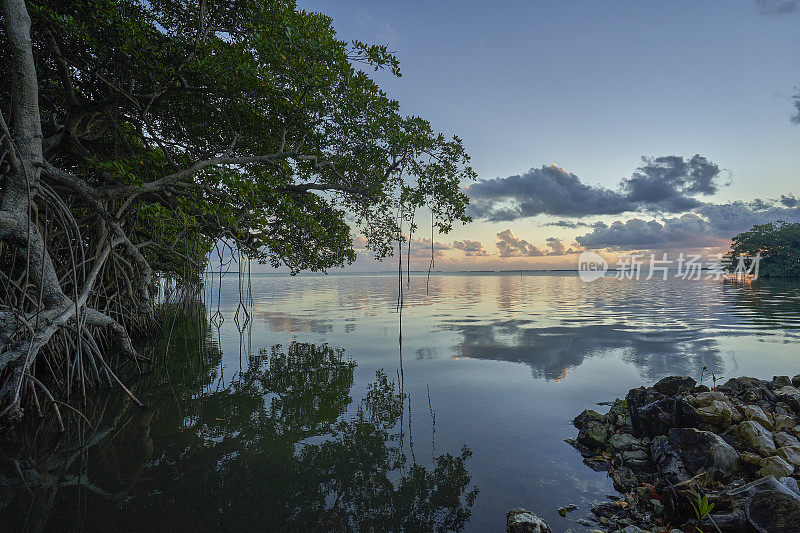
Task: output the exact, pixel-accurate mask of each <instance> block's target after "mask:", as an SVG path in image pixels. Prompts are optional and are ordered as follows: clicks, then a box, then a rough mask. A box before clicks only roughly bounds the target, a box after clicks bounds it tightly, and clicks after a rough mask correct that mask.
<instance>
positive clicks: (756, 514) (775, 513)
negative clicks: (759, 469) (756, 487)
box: [746, 490, 800, 533]
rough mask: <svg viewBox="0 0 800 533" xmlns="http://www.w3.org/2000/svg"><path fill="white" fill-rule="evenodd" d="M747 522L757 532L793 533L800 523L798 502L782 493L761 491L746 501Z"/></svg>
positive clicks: (799, 504) (799, 502)
mask: <svg viewBox="0 0 800 533" xmlns="http://www.w3.org/2000/svg"><path fill="white" fill-rule="evenodd" d="M746 513H747V521H748V522H749V523H750V526H752V527H753V529H755V530H756V531H759V532H764V533H766V532H770V533H772V532H787V533H789V532H794V531H797V525H798V524H799V523H800V500H798V499H797V498H795V497H793V496H790V495H788V494H786V493H784V492H777V491H772V490H763V491H760V492H757V493H755V494H753V495H752V496H751V497H750V498H749V499H748V501H747V507H746Z"/></svg>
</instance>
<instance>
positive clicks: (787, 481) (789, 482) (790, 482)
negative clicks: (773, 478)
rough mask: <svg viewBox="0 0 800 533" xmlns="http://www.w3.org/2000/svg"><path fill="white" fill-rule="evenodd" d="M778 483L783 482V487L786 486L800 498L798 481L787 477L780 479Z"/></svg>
mask: <svg viewBox="0 0 800 533" xmlns="http://www.w3.org/2000/svg"><path fill="white" fill-rule="evenodd" d="M778 481H780V482H781V485H783V486H785V487H786V488H787V489H789V490H791V491H792V492H794V493H795V494H797V496H798V497H800V486H798V485H797V480H796V479H795V478H793V477H789V476H785V477H782V478H780V479H779V480H778Z"/></svg>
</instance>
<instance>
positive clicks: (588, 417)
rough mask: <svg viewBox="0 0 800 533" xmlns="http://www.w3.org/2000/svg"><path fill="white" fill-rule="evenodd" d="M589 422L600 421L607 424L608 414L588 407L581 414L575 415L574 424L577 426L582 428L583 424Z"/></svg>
mask: <svg viewBox="0 0 800 533" xmlns="http://www.w3.org/2000/svg"><path fill="white" fill-rule="evenodd" d="M587 422H600V423H602V424H605V423H606V422H607V419H606V416H605V415H601V414H600V413H598V412H597V411H594V410H592V409H586V410H585V411H583V412H582V413H581V414H579V415H578V416H576V417H575V419H574V420H573V421H572V424H573V425H574V426H575V427H576V428H577V429H581V428H582V427H583V426H585V425H586V423H587Z"/></svg>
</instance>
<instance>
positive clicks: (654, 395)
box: [507, 375, 800, 533]
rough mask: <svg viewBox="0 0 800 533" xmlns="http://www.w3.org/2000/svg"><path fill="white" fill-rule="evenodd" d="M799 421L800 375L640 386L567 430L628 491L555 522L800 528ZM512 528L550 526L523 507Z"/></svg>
mask: <svg viewBox="0 0 800 533" xmlns="http://www.w3.org/2000/svg"><path fill="white" fill-rule="evenodd" d="M799 422H800V375H798V376H795V377H794V378H791V379H790V378H789V377H788V376H776V377H774V378H773V379H772V380H771V381H767V380H760V379H756V378H748V377H740V378H733V379H730V380H728V381H726V382H725V383H724V384H721V385H718V386H716V387H709V386H707V385H705V384H697V383H696V381H695V380H694V379H692V378H690V377H686V376H672V377H667V378H664V379H662V380H661V381H659V382H658V383H656V384H655V385H653V386H652V387H639V388H636V389H631V390H630V391H629V392H628V394H627V395H626V397H625V399H624V400H622V399H616V400H615V401H614V402H613V403H611V406H610V409H609V410H608V412H607V413H605V414H601V413H600V412H598V411H595V410H586V411H584V412H582V413H581V414H580V415H578V416H577V417H576V418H575V420H574V425H575V427H576V428H577V429H578V435H577V438H575V439H567V442H569V443H570V444H571V445H573V446H574V447H575V448H576V449H577V450H578V451H579V452H580V453H581V455H582V456H583V457H584V462H585V463H586V464H587V465H588V466H589V467H591V468H592V469H594V470H604V471H607V472H608V473H609V476H610V477H611V478H612V479H613V482H614V487H615V489H616V490H617V491H618V492H619V493H620V494H619V497H615V498H613V499H609V500H608V501H604V502H602V503H599V504H597V505H595V506H594V507H593V508H592V509H591V513H590V514H589V516H587V518H586V519H581V520H579V521H578V522H574V521H570V524H567V523H566V522H565V524H563V526H559V527H557V528H556V530H566V529H568V528H570V527H571V529H572V530H573V531H579V530H582V529H583V528H586V529H589V530H592V529H595V530H599V531H620V530H621V531H625V532H628V533H631V532H636V531H653V532H664V531H667V532H672V533H677V532H679V531H682V532H685V533H688V532H690V531H691V532H697V531H698V530H699V531H702V532H704V533H710V532H715V531H721V532H729V531H730V532H783V531H786V532H796V531H800V488H798V483H797V479H799V478H800V424H799ZM561 514H562V516H563V515H565V514H566V512H564V513H561ZM587 519H590V520H591V521H589V520H587ZM553 525H555V524H553ZM507 528H508V531H509V532H512V533H521V532H542V533H545V532H549V531H550V528H549V527H548V525H547V524H545V523H544V522H543V521H541V519H539V518H538V517H536V516H535V515H534V514H533V513H530V512H528V511H525V510H522V509H513V510H511V511H509V512H508V517H507Z"/></svg>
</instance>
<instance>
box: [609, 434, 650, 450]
mask: <svg viewBox="0 0 800 533" xmlns="http://www.w3.org/2000/svg"><path fill="white" fill-rule="evenodd" d="M608 446H609V447H610V448H611V449H612V450H614V451H616V452H621V451H629V450H638V449H641V448H642V441H641V440H640V439H637V438H636V437H634V436H633V435H631V434H630V433H615V434H614V435H611V437H610V438H609V439H608Z"/></svg>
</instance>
